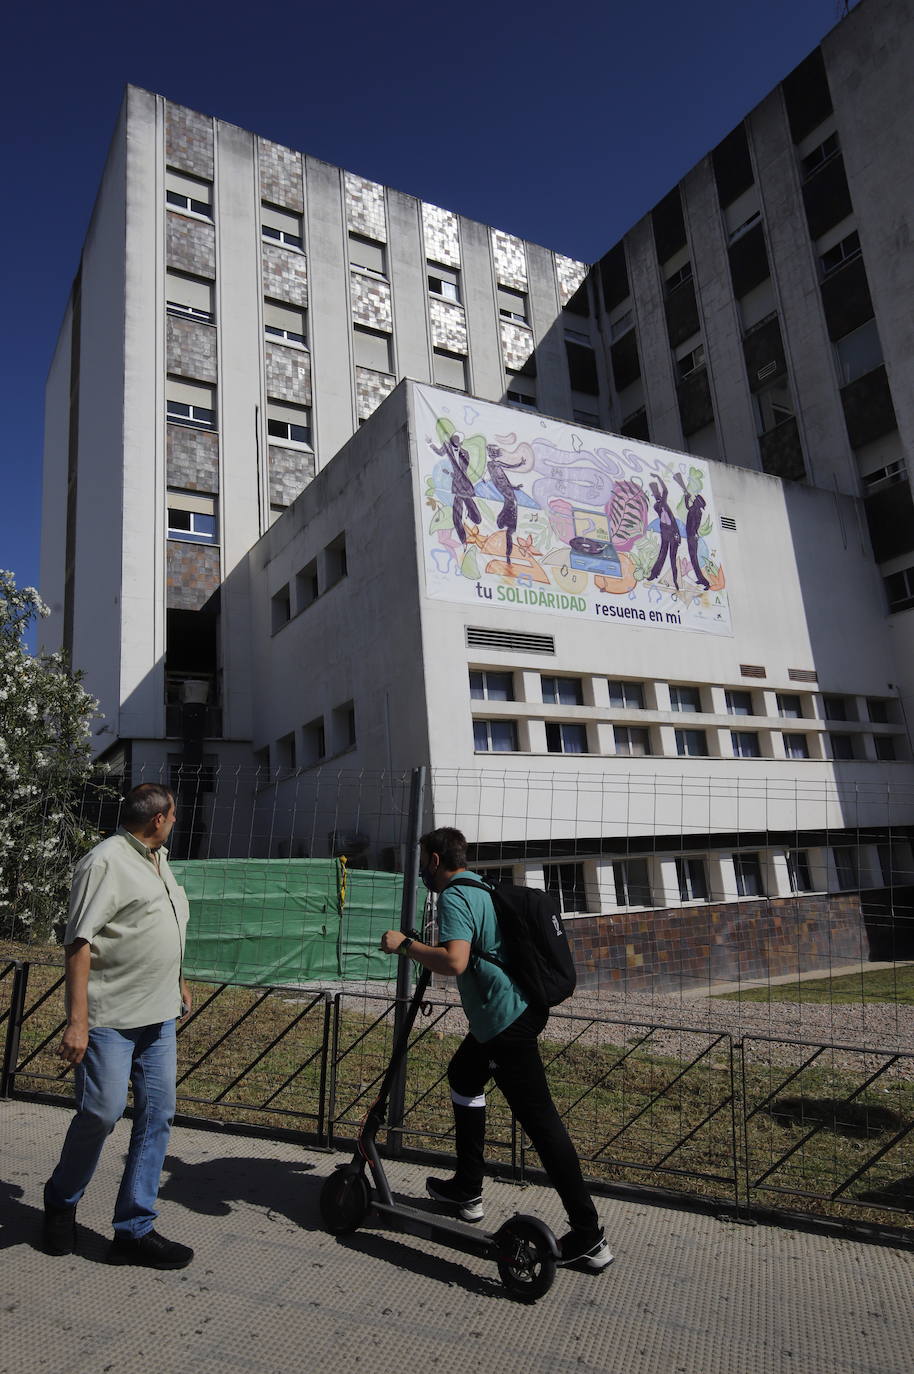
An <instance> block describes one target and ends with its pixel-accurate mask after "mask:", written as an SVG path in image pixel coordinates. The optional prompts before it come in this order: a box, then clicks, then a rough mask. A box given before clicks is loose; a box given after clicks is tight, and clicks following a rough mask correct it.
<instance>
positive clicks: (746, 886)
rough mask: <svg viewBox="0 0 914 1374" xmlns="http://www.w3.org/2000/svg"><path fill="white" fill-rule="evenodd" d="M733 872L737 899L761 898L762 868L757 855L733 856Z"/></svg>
mask: <svg viewBox="0 0 914 1374" xmlns="http://www.w3.org/2000/svg"><path fill="white" fill-rule="evenodd" d="M733 872H734V874H735V876H736V895H737V896H738V897H763V896H764V895H765V889H764V887H763V886H762V868H761V864H760V863H759V857H758V855H757V854H734V855H733Z"/></svg>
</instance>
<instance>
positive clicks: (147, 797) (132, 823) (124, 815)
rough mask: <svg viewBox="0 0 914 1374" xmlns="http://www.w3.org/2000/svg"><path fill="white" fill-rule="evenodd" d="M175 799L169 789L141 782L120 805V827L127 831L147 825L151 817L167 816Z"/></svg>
mask: <svg viewBox="0 0 914 1374" xmlns="http://www.w3.org/2000/svg"><path fill="white" fill-rule="evenodd" d="M174 799H175V795H174V793H173V792H172V790H171V788H170V787H163V786H162V784H161V783H158V782H141V783H140V785H139V787H134V788H133V789H132V791H130V792H128V793H127V795H126V797H125V798H124V800H123V802H122V803H121V825H123V826H124V827H125V828H126V829H127V830H131V829H133V828H137V829H138V828H140V827H141V826H145V825H148V824H149V822H150V821H151V820H152V818H153V816H157V815H158V814H159V813H160V812H161V813H162V815H163V816H167V815H168V810H169V807H170V806H171V804H172V802H173V801H174Z"/></svg>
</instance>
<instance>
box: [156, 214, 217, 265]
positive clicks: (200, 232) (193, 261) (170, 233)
mask: <svg viewBox="0 0 914 1374" xmlns="http://www.w3.org/2000/svg"><path fill="white" fill-rule="evenodd" d="M165 262H166V265H167V266H168V267H174V268H176V269H177V271H179V272H190V273H191V274H192V275H193V276H195V277H210V278H213V277H215V275H216V230H215V226H214V225H212V224H204V223H203V221H202V220H196V219H189V218H188V217H187V216H186V215H179V214H176V213H175V212H174V211H173V210H169V212H168V214H167V215H166V216H165Z"/></svg>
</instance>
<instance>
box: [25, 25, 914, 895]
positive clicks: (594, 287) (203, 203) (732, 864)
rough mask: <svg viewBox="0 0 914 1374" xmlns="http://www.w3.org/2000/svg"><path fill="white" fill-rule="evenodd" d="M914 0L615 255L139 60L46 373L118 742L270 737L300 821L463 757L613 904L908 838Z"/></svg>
mask: <svg viewBox="0 0 914 1374" xmlns="http://www.w3.org/2000/svg"><path fill="white" fill-rule="evenodd" d="M912 8H914V3H912V0H901V2H900V3H891V4H890V3H888V0H863V3H861V4H860V5H858V6H857V7H856V8H855V9H854V10H853V11H852V13H851V14H850V15H849V16H848V17H847V18H846V19H845V20H843V21H842V23H841V24H840V25H838V27H837V28H836V29H835V30H833V32H832V33H831V34H829V35H828V37H827V38H826V39H825V40H824V42H823V44H822V45H821V47H820V48H818V49H817V50H816V51H815V52H814V53H813V54H811V55H810V57H809V58H808V59H807V60H806V61H804V62H803V63H802V64H801V65H800V67H799V68H797V70H796V71H795V72H793V73H792V74H791V75H790V76H789V77H788V78H787V79H786V80H785V81H784V82H783V83H782V85H781V86H779V87H778V88H777V89H776V90H775V91H773V92H772V93H771V95H770V96H769V97H767V98H766V100H765V101H763V102H762V104H761V105H760V106H759V107H758V108H757V109H756V110H754V111H752V113H751V114H750V115H749V116H747V118H746V120H745V121H743V123H742V124H740V126H739V127H738V128H737V129H736V130H734V131H733V132H732V133H731V134H730V135H729V136H728V137H727V138H726V139H724V140H723V141H722V142H721V144H720V145H719V146H718V147H717V148H716V149H714V150H713V152H711V153H710V154H709V155H708V156H707V157H706V158H705V159H703V160H702V162H701V163H699V164H698V166H697V167H696V168H694V169H693V170H692V171H691V172H690V173H689V174H688V176H686V177H685V178H684V179H683V181H682V182H681V183H680V185H679V186H677V187H675V188H674V189H673V190H672V191H671V192H670V193H669V194H668V195H667V196H665V197H664V198H663V200H662V201H661V202H660V204H659V205H658V206H656V207H655V209H654V210H653V211H652V212H651V213H650V214H649V215H648V216H646V217H645V218H644V219H643V220H642V221H641V222H639V223H638V224H637V225H635V226H634V227H633V228H632V230H631V231H630V232H629V233H628V234H627V235H626V236H625V237H624V239H623V240H622V241H621V242H620V243H619V244H617V245H615V247H613V248H612V249H611V250H610V251H609V252H608V253H607V254H606V255H605V256H604V257H603V258H602V259H601V261H600V262H599V263H598V264H597V265H596V266H595V267H593V268H592V269H588V268H587V267H586V265H585V264H582V263H578V262H575V261H572V260H570V259H568V258H566V257H562V256H561V255H558V254H555V253H552V252H550V251H549V250H547V249H544V248H541V247H538V246H537V245H534V244H531V243H526V242H523V241H521V240H519V239H517V238H514V237H512V236H510V235H507V234H504V233H502V232H501V231H499V230H497V229H494V228H490V227H488V226H485V225H481V224H478V223H475V222H473V221H469V220H466V219H465V218H463V217H462V216H460V215H459V214H457V213H456V212H453V211H451V210H444V209H441V208H439V207H436V206H432V205H428V204H425V203H423V202H421V201H418V200H416V199H414V198H412V197H409V196H406V195H403V194H401V193H399V192H397V191H394V190H391V189H389V188H385V187H382V186H379V185H377V184H376V183H373V182H370V181H367V180H365V179H364V178H362V177H358V176H354V175H352V174H350V173H347V172H344V171H342V170H340V169H338V168H334V167H329V166H327V164H325V163H322V162H320V161H317V160H315V159H313V158H311V157H308V156H307V155H305V154H303V153H299V152H295V151H293V150H291V149H287V148H283V147H280V146H278V145H276V144H273V143H270V142H268V141H266V140H264V139H261V138H258V137H256V136H255V135H253V134H251V133H248V132H246V131H244V130H241V129H238V128H236V127H234V126H232V125H228V124H225V123H223V122H221V121H219V120H213V119H211V118H209V117H207V116H204V115H201V114H197V113H195V112H193V111H191V110H188V109H185V108H183V107H179V106H175V105H173V104H170V103H169V102H166V101H165V100H163V99H162V98H161V97H159V96H155V95H152V94H149V93H147V92H145V91H141V90H138V89H136V88H134V87H131V88H128V91H127V93H126V97H125V102H124V105H123V108H122V110H121V114H120V118H119V121H118V125H117V128H116V131H115V136H114V140H113V143H112V147H111V152H110V155H109V159H108V164H107V167H106V170H105V174H104V177H103V180H102V185H101V189H100V192H99V197H98V201H97V203H96V207H95V211H94V214H93V218H92V222H91V225H90V229H89V233H88V236H87V240H86V244H85V247H84V251H83V255H82V261H81V266H80V271H79V273H78V275H77V278H76V282H75V283H74V289H73V293H72V296H71V300H70V303H69V305H68V308H67V313H66V315H65V319H64V323H63V328H62V331H61V336H60V340H59V343H58V347H57V351H56V353H55V357H54V361H53V363H52V367H51V372H50V376H49V381H48V395H47V428H46V445H45V497H44V545H43V561H42V590H43V594H44V595H45V598H46V599H47V600H48V601H49V603H50V604H51V606H52V608H53V615H52V617H51V619H50V620H49V621H48V622H46V624H45V626H44V634H45V639H46V643H47V645H48V647H60V646H63V647H64V648H66V649H67V650H69V652H70V653H71V654H72V657H73V661H74V662H75V663H76V664H78V665H79V666H81V667H83V668H85V669H86V671H87V674H88V684H89V686H90V688H91V689H92V690H93V691H94V692H95V693H96V695H98V696H99V698H100V700H101V704H102V709H103V711H104V713H105V721H104V724H103V726H102V727H101V730H100V733H99V735H98V737H97V740H96V743H97V748H98V751H99V754H100V755H104V757H105V758H107V759H108V760H109V761H110V762H112V763H114V764H117V765H121V766H123V767H124V769H125V770H126V771H127V772H129V773H130V774H131V775H132V776H134V777H136V776H138V775H139V773H140V771H141V770H143V769H147V770H149V769H159V768H161V767H168V766H170V765H173V764H176V763H182V762H183V763H189V764H200V763H204V762H207V763H208V762H209V761H213V762H219V763H221V764H223V765H235V766H237V767H238V768H248V769H251V770H253V767H254V765H257V766H258V767H259V768H260V770H261V778H267V777H272V778H273V779H274V781H273V782H271V783H270V787H269V789H267V790H269V793H270V796H269V801H267V798H266V795H265V793H264V791H263V789H261V790H260V791H258V792H256V794H255V795H254V797H253V800H252V801H250V807H251V810H252V814H253V816H254V817H255V818H256V815H257V813H258V809H259V808H261V807H262V806H266V805H267V804H269V806H270V807H272V808H273V811H272V812H271V821H270V825H269V826H268V827H267V828H266V829H265V830H263V831H262V832H258V833H259V834H260V835H261V839H259V840H258V845H259V846H260V850H261V851H262V852H265V853H271V854H276V853H287V854H289V853H297V852H305V851H307V852H318V851H321V852H322V850H323V849H325V848H326V847H327V845H328V843H330V840H329V839H328V836H331V835H332V832H333V828H334V826H335V825H336V824H337V823H338V819H339V818H337V821H335V822H331V821H329V820H328V822H327V825H323V823H322V824H321V826H320V827H317V829H315V826H314V824H313V823H312V838H311V839H308V838H307V837H306V836H304V835H303V833H302V832H301V830H300V828H299V827H298V820H297V819H296V817H297V816H298V811H297V809H296V803H295V801H294V798H295V797H296V796H299V795H301V793H300V791H296V789H297V788H299V787H300V778H301V777H302V776H305V775H307V774H310V773H315V772H317V771H320V768H322V767H323V766H325V765H326V763H327V762H328V760H333V761H335V763H336V764H337V766H339V767H340V768H344V769H348V768H353V769H357V770H370V771H378V770H381V771H383V770H391V769H406V768H410V767H413V766H415V765H416V764H419V763H428V764H430V765H431V766H432V768H433V769H434V771H435V778H436V782H435V787H436V795H435V813H436V815H437V816H439V818H444V817H447V818H451V819H454V820H456V821H457V823H461V822H463V823H465V824H466V825H467V827H468V828H469V829H470V830H472V831H473V833H474V834H476V835H477V836H478V838H479V843H480V845H481V846H482V848H481V850H480V855H481V858H482V860H483V861H485V862H490V863H492V864H494V865H496V866H499V867H501V866H505V865H507V866H510V867H513V869H514V871H515V872H518V871H522V872H523V873H525V874H526V876H527V877H530V878H532V879H534V880H536V879H537V878H538V875H539V876H541V877H542V879H543V880H544V881H547V882H548V883H549V884H550V885H554V886H556V887H557V889H558V890H560V891H561V892H562V894H563V899H565V900H567V902H568V903H569V904H572V905H573V904H580V903H581V902H584V903H585V904H586V905H587V906H588V907H589V908H590V909H599V910H606V909H628V908H632V907H643V906H658V905H676V904H677V902H684V901H686V900H687V899H688V898H689V896H690V895H693V896H695V897H696V899H698V900H707V899H711V898H713V899H714V900H718V901H722V900H726V899H728V898H729V897H733V896H734V895H735V897H736V898H748V897H749V896H751V895H752V894H753V893H761V892H764V893H766V894H780V895H784V894H786V893H794V894H796V893H797V892H798V891H807V890H813V891H832V890H835V889H837V890H849V889H850V888H851V887H855V888H860V887H863V888H869V889H880V888H888V887H892V886H894V885H895V884H897V883H899V882H901V881H902V880H904V881H907V880H908V878H909V870H910V868H911V862H910V849H909V846H908V844H907V838H906V836H907V833H908V832H907V830H906V829H905V828H906V827H909V826H910V824H911V821H912V820H914V816H912V815H911V814H910V805H909V802H910V796H911V784H912V781H914V775H912V772H911V763H910V740H909V737H908V730H907V726H906V720H907V718H908V716H909V715H910V713H911V711H912V710H914V503H912V495H911V482H910V476H909V471H908V466H907V459H906V455H907V453H908V452H909V451H910V449H911V442H912V438H914V410H912V401H911V396H912V395H914V386H912V383H914V375H912V374H914V363H912V359H914V337H912V331H914V323H912V319H911V312H910V309H909V303H910V300H911V299H912V298H914V267H912V257H911V253H910V251H909V249H908V246H907V245H908V239H909V237H910V235H909V219H910V205H911V203H912V194H911V193H912V190H914V187H912V179H914V172H912V170H911V164H910V159H909V158H908V156H907V144H908V141H909V135H908V130H909V129H910V127H911V125H912V115H914V111H912V110H911V92H910V80H909V75H910V69H911V60H912V33H914V25H912V22H911V21H912V19H914V14H912ZM404 379H412V380H411V381H406V380H404ZM414 382H415V383H418V384H420V385H418V386H417V385H414V384H413V383H414ZM423 388H424V389H423ZM423 408H424V409H423ZM426 426H427V428H426ZM455 435H456V436H458V437H457V438H453V436H455ZM547 435H548V436H551V439H550V442H551V443H552V445H553V451H552V454H551V457H550V455H549V454H548V453H547V452H546V450H545V449H544V448H543V442H544V436H547ZM452 439H453V442H452ZM492 450H494V452H493V451H492ZM499 455H500V456H499ZM528 483H529V484H533V485H532V486H528ZM534 487H535V490H534ZM512 493H513V494H512ZM712 497H713V500H712ZM698 498H700V499H701V506H699V505H698V504H697V501H698ZM429 510H431V511H432V513H433V514H432V518H433V519H434V521H436V522H437V523H436V524H435V525H434V528H432V527H430V525H429V521H428V519H427V518H426V512H427V511H429ZM534 516H536V520H534ZM537 520H538V522H539V523H537ZM531 522H532V523H531ZM509 541H510V542H509ZM455 570H456V571H455ZM704 584H707V585H704ZM458 593H459V594H458ZM550 597H551V598H552V601H550V600H549V598H550ZM543 598H545V600H544V599H543ZM578 603H580V605H579V604H578ZM737 718H738V720H737ZM785 721H790V722H791V723H790V724H789V725H785ZM797 722H799V724H797ZM495 753H497V754H498V759H497V760H493V759H492V758H491V755H492V754H495ZM493 763H497V768H498V771H499V774H500V775H501V778H502V782H501V783H496V782H495V781H493V779H494V777H495V774H494V773H493V771H492V765H493ZM468 770H469V772H468ZM480 770H484V771H485V772H486V774H487V781H486V783H485V786H483V784H482V783H480V782H479V781H478V780H477V781H476V782H472V781H469V780H468V779H469V773H475V774H476V775H478V774H479V772H480ZM277 776H278V778H279V781H275V779H276V777H277ZM296 779H299V781H296ZM448 779H450V781H448ZM493 788H494V789H495V791H493V790H492V789H493ZM499 788H500V791H499ZM879 788H881V789H882V793H881V796H882V801H881V802H879V801H877V800H876V797H877V791H878V789H879ZM480 789H482V791H481V790H480ZM512 789H513V790H512ZM496 792H497V793H498V795H497V796H496ZM283 796H286V797H288V798H289V803H288V805H285V804H284V803H282V800H281V799H282V797H283ZM889 796H890V797H891V799H892V800H891V806H887V804H886V800H885V799H886V797H889ZM277 799H279V807H278V810H277ZM245 806H248V802H247V801H246V802H245ZM880 807H881V810H880ZM734 808H735V809H734ZM312 809H313V808H312ZM353 823H355V822H353ZM887 827H892V828H893V830H894V831H895V832H896V835H895V838H893V840H892V847H891V851H890V852H887V850H886V843H885V835H886V833H887ZM318 830H319V831H320V835H319V838H318V839H317V840H314V838H313V837H314V835H317V833H318ZM252 833H253V832H252ZM263 835H266V838H265V839H263V838H262V836H263ZM791 836H792V837H793V838H791ZM898 836H900V839H899V838H898ZM880 837H882V838H880ZM896 841H897V842H896ZM392 842H393V841H392ZM880 846H881V847H880ZM375 848H376V850H377V852H376V853H375V854H374V858H375V860H377V861H379V862H380V861H381V858H382V856H381V853H380V849H381V848H383V845H381V844H380V839H378V843H377V844H376V846H375ZM741 856H742V857H741ZM693 860H694V862H693ZM544 865H545V867H544ZM547 868H548V872H547V871H546V869H547ZM702 894H703V895H702Z"/></svg>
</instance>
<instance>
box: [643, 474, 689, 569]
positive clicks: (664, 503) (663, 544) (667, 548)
mask: <svg viewBox="0 0 914 1374" xmlns="http://www.w3.org/2000/svg"><path fill="white" fill-rule="evenodd" d="M650 488H651V492H652V493H653V496H654V510H655V511H656V512H657V518H658V521H659V523H660V552H659V553H658V554H657V560H656V562H655V563H654V566H653V567H652V568H651V570H650V572H649V573H648V575H647V576H648V581H649V582H652V581H653V580H654V578H655V577H659V575H660V573H661V572H662V570H663V565H664V563H665V562H666V560H667V558H669V560H670V572H671V573H672V574H673V586H674V587H675V588H676V590H677V591H678V590H679V570H678V568H677V566H676V560H677V558H678V556H679V545H680V542H681V540H682V536H681V535H680V533H679V524H678V522H677V520H676V516H675V515H674V514H673V512H672V510H671V509H670V503H669V501H668V500H667V497H668V496H669V492H668V491H667V488H666V483H665V482H664V480H663V478H662V477H658V478H657V480H656V482H651V483H650Z"/></svg>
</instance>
